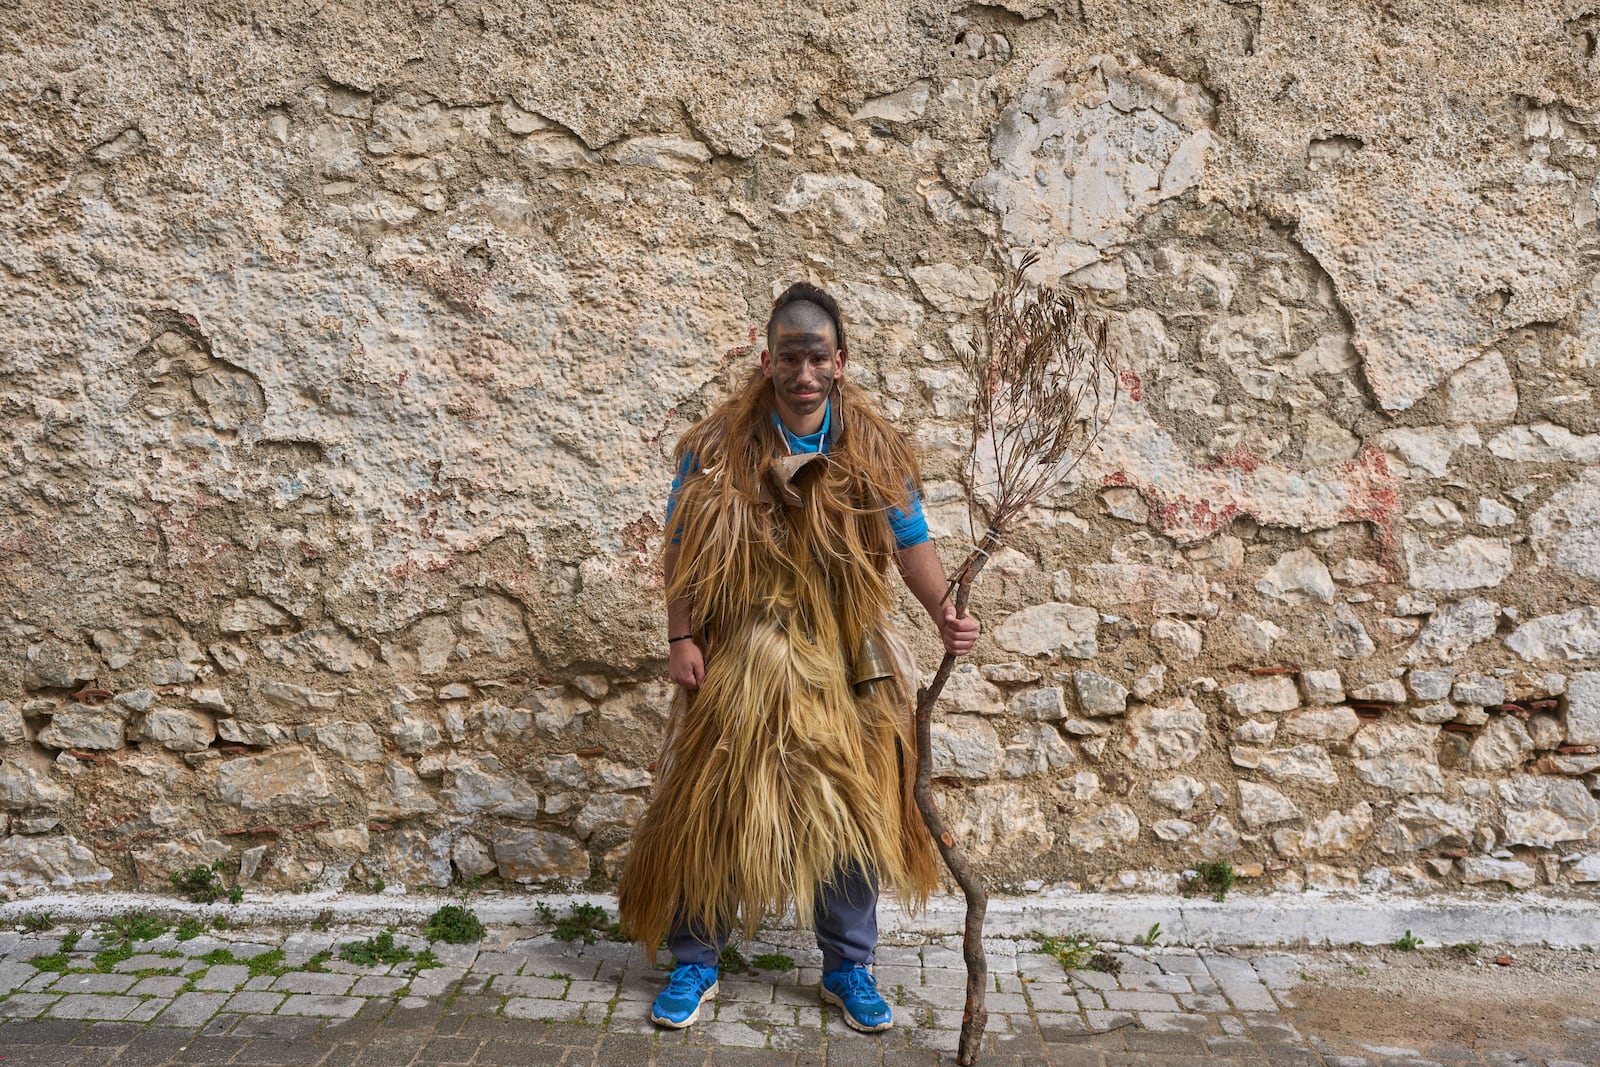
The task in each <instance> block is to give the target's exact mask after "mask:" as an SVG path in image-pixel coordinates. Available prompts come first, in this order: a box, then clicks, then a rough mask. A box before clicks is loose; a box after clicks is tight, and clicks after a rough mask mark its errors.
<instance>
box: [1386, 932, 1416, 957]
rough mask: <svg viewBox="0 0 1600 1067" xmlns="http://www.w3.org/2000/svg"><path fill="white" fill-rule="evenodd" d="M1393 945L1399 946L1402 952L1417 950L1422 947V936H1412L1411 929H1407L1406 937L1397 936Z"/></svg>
mask: <svg viewBox="0 0 1600 1067" xmlns="http://www.w3.org/2000/svg"><path fill="white" fill-rule="evenodd" d="M1391 947H1392V948H1397V949H1399V950H1400V951H1401V952H1415V951H1416V950H1417V949H1419V948H1421V947H1422V938H1420V937H1412V936H1411V931H1410V930H1407V931H1406V934H1405V936H1404V937H1397V938H1395V940H1394V942H1393V944H1392V945H1391Z"/></svg>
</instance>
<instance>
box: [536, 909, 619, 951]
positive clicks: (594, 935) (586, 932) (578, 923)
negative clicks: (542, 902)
mask: <svg viewBox="0 0 1600 1067" xmlns="http://www.w3.org/2000/svg"><path fill="white" fill-rule="evenodd" d="M546 910H548V909H546ZM602 934H603V935H605V936H606V937H607V938H609V939H611V940H612V941H616V940H619V939H620V938H621V936H622V933H621V930H620V929H619V927H618V926H617V924H616V923H614V922H612V921H611V916H610V915H609V914H607V912H606V909H604V908H602V907H600V906H599V905H596V904H573V905H572V906H571V907H570V908H569V909H568V910H567V917H566V918H564V919H561V920H560V921H558V922H557V923H556V926H555V929H554V930H551V931H550V936H551V937H553V938H555V939H556V940H557V941H582V942H583V943H584V944H585V945H592V944H594V943H595V942H596V941H598V940H600V937H601V935H602Z"/></svg>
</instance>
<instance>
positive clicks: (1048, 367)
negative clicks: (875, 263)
mask: <svg viewBox="0 0 1600 1067" xmlns="http://www.w3.org/2000/svg"><path fill="white" fill-rule="evenodd" d="M1036 258H1037V256H1036V254H1034V253H1031V252H1030V253H1029V254H1028V255H1027V256H1025V257H1024V258H1023V259H1022V261H1021V263H1019V264H1018V265H1017V266H1016V267H1015V268H1014V269H1013V270H1011V271H1009V272H1007V284H1005V285H1003V286H1002V287H1001V288H1000V291H999V292H997V293H996V294H995V295H994V297H993V298H992V299H991V300H990V301H989V303H988V306H987V307H986V308H985V309H984V323H983V325H984V331H983V337H984V356H983V357H982V358H979V357H978V355H977V352H976V350H974V351H973V353H972V358H970V359H969V360H967V361H966V366H967V368H968V370H969V371H970V372H971V373H972V377H973V384H974V386H975V388H976V395H975V398H974V402H973V408H972V443H971V445H970V447H969V448H968V451H967V493H968V497H967V504H968V514H969V516H970V515H971V514H972V513H973V512H974V511H976V510H980V509H981V510H984V511H987V513H988V516H989V522H988V527H987V529H985V530H984V533H983V537H982V538H981V539H978V541H977V547H976V548H974V549H973V550H972V552H971V554H969V555H968V556H967V558H966V561H965V562H964V563H962V565H961V568H960V570H958V571H957V572H956V574H955V577H954V578H952V579H951V581H950V589H949V591H947V593H946V594H945V595H946V596H947V597H950V596H954V598H955V607H956V614H957V615H958V616H965V615H966V613H967V599H968V597H969V596H970V595H971V593H972V586H973V583H974V582H976V581H977V579H978V576H979V575H980V574H981V573H982V572H983V568H984V564H986V563H987V562H988V561H989V557H990V556H991V555H993V554H994V553H995V552H996V551H998V550H999V548H1000V544H1001V540H1002V538H1003V537H1004V533H1005V528H1006V526H1007V525H1008V524H1009V523H1010V521H1011V520H1012V519H1013V518H1015V517H1016V516H1017V515H1019V514H1021V513H1022V512H1023V511H1025V510H1026V509H1027V508H1029V507H1031V506H1033V505H1034V504H1036V503H1037V502H1038V501H1039V500H1040V499H1041V498H1042V497H1043V496H1044V495H1045V494H1046V493H1048V492H1049V491H1050V490H1052V489H1054V488H1055V487H1056V486H1058V485H1060V484H1061V483H1062V482H1063V481H1065V480H1066V479H1067V478H1068V477H1069V476H1071V474H1072V472H1073V470H1074V469H1075V468H1076V467H1077V465H1078V463H1079V462H1080V461H1081V460H1082V459H1083V457H1084V456H1085V455H1087V454H1088V452H1089V450H1090V448H1092V447H1093V446H1094V442H1095V439H1096V438H1097V437H1098V436H1099V434H1100V430H1101V429H1102V427H1103V426H1104V424H1105V416H1108V415H1109V413H1110V408H1111V407H1112V406H1114V405H1115V403H1116V398H1117V394H1118V391H1119V386H1120V378H1119V375H1118V374H1117V371H1116V367H1115V365H1114V364H1113V362H1112V360H1111V358H1110V356H1109V354H1108V351H1107V344H1106V326H1105V323H1104V321H1102V320H1100V319H1097V318H1095V317H1093V316H1092V315H1091V314H1090V313H1089V312H1088V310H1087V307H1086V304H1085V302H1084V301H1083V300H1081V299H1080V298H1077V297H1075V296H1073V295H1072V294H1070V293H1068V292H1065V291H1063V290H1059V289H1054V288H1050V287H1040V288H1038V289H1036V290H1030V289H1028V287H1027V286H1026V285H1025V283H1024V282H1023V276H1024V275H1025V274H1026V272H1027V270H1028V268H1029V267H1031V266H1032V265H1033V263H1034V261H1035V260H1036ZM1108 382H1109V384H1108ZM984 497H988V499H989V500H990V501H991V503H990V504H988V505H987V506H985V505H984V503H983V498H984ZM955 662H956V657H955V656H953V655H951V654H949V653H946V654H945V657H944V659H943V660H942V661H941V662H940V664H939V669H938V671H936V672H935V673H934V676H933V681H931V682H930V683H929V684H928V685H927V687H926V688H924V689H922V690H920V691H919V692H918V693H917V777H916V782H915V785H914V786H913V789H912V792H913V795H914V796H915V797H916V801H917V808H918V810H919V811H921V813H922V821H923V822H924V823H926V824H927V827H928V832H929V833H930V834H932V835H933V839H934V841H935V843H937V845H938V847H939V855H940V856H942V857H943V858H944V863H945V866H946V867H948V868H949V869H950V874H951V876H952V877H953V878H955V880H956V884H958V885H959V886H960V887H961V892H962V893H963V894H964V895H965V897H966V900H967V915H966V921H965V923H964V924H963V929H962V938H961V956H962V959H963V960H964V961H965V962H966V965H967V1000H966V1005H965V1007H964V1008H963V1009H962V1013H961V1038H960V1041H959V1043H958V1045H957V1047H956V1062H957V1063H959V1064H962V1065H963V1067H970V1065H971V1064H974V1063H976V1062H977V1061H978V1055H979V1053H980V1052H981V1051H982V1048H983V1033H984V1029H985V1027H986V1026H987V1025H988V1021H989V1012H988V1010H987V1009H986V1008H985V1007H984V994H985V992H986V989H985V987H986V986H987V985H988V976H989V964H988V961H987V960H986V959H985V957H984V954H983V922H984V918H985V916H986V914H987V912H988V909H989V895H988V893H987V892H985V891H984V888H983V882H982V881H981V880H980V879H979V878H978V875H977V872H976V871H974V870H973V868H972V865H971V864H970V863H969V862H968V861H967V858H966V856H965V855H964V854H963V853H962V851H961V850H960V849H959V848H957V847H956V842H955V836H954V835H953V834H951V833H950V831H949V830H947V829H946V828H945V825H944V820H943V819H941V818H940V817H939V809H938V807H937V806H936V805H935V803H934V799H933V751H932V750H933V705H934V703H935V701H937V700H938V699H939V693H940V692H941V691H942V690H943V689H944V684H945V681H946V680H947V679H949V677H950V671H951V669H952V668H953V667H954V666H955Z"/></svg>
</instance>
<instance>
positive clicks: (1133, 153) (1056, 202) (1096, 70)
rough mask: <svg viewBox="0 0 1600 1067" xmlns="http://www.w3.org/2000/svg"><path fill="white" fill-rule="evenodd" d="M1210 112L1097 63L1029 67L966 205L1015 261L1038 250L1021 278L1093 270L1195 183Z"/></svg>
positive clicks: (1157, 80)
mask: <svg viewBox="0 0 1600 1067" xmlns="http://www.w3.org/2000/svg"><path fill="white" fill-rule="evenodd" d="M1212 113H1213V106H1212V103H1211V101H1210V99H1209V98H1208V96H1207V94H1206V92H1205V90H1204V89H1203V88H1202V87H1200V86H1199V85H1195V84H1192V83H1189V82H1184V81H1181V80H1179V79H1177V78H1172V77H1168V76H1167V75H1164V74H1161V73H1160V72H1158V71H1154V70H1150V69H1148V68H1144V67H1139V66H1128V67H1124V66H1123V65H1122V64H1120V63H1119V62H1117V61H1116V60H1115V59H1112V58H1111V57H1109V56H1096V57H1094V58H1093V59H1091V60H1090V61H1089V63H1088V65H1087V66H1084V67H1081V68H1078V69H1072V68H1071V67H1069V66H1068V65H1067V63H1066V62H1065V61H1061V60H1051V61H1049V62H1046V63H1042V64H1040V65H1039V66H1038V67H1035V68H1034V69H1033V71H1032V72H1031V73H1030V74H1029V75H1028V86H1027V88H1026V89H1024V90H1023V92H1022V95H1021V96H1020V97H1019V99H1018V100H1017V102H1016V103H1015V104H1013V105H1012V106H1011V107H1009V108H1007V109H1006V111H1005V113H1004V114H1003V115H1001V117H1000V122H999V124H998V126H997V127H996V130H995V134H994V138H993V140H992V141H991V142H990V146H989V155H990V158H991V160H992V161H993V162H994V169H993V170H991V171H990V172H989V173H988V174H987V175H986V176H984V177H982V178H980V179H978V181H976V182H974V183H973V187H972V192H973V196H974V197H975V198H976V199H977V200H978V202H979V203H981V204H983V205H984V206H985V207H988V208H989V209H990V210H992V211H994V212H995V213H996V214H997V215H999V216H1000V226H1001V229H1002V230H1003V231H1004V234H1005V237H1006V239H1007V240H1008V241H1009V242H1010V244H1011V245H1012V247H1013V249H1014V252H1013V255H1014V256H1017V257H1020V255H1021V250H1023V249H1037V250H1038V251H1039V252H1040V259H1039V262H1038V263H1037V264H1036V265H1035V267H1034V268H1033V270H1032V271H1031V272H1030V280H1032V281H1036V282H1043V283H1053V282H1054V281H1055V280H1057V279H1058V278H1060V277H1062V276H1063V275H1067V274H1070V273H1072V272H1073V271H1076V270H1080V269H1082V268H1084V267H1088V266H1090V265H1092V264H1095V263H1098V262H1099V261H1100V260H1101V259H1102V258H1104V257H1105V256H1106V255H1108V254H1109V253H1111V252H1113V251H1115V250H1116V248H1117V247H1118V246H1119V245H1121V244H1122V243H1123V242H1124V241H1126V240H1127V238H1128V236H1129V234H1130V233H1131V231H1132V229H1133V227H1134V225H1135V224H1136V223H1137V222H1138V220H1139V218H1140V217H1141V216H1142V215H1144V214H1145V213H1146V212H1148V211H1149V210H1150V209H1151V208H1153V207H1155V206H1156V205H1157V204H1158V203H1160V202H1161V201H1163V200H1169V199H1171V198H1173V197H1175V196H1179V195H1181V194H1183V193H1185V192H1187V191H1188V190H1190V189H1192V188H1194V187H1195V186H1196V185H1198V184H1199V182H1200V178H1201V175H1202V174H1203V172H1204V170H1205V158H1206V153H1207V151H1208V150H1209V149H1210V148H1211V147H1212V145H1213V143H1214V141H1213V137H1212V134H1211V131H1210V126H1211V120H1212Z"/></svg>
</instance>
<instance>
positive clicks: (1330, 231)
mask: <svg viewBox="0 0 1600 1067" xmlns="http://www.w3.org/2000/svg"><path fill="white" fill-rule="evenodd" d="M1540 173H1541V174H1542V175H1544V178H1545V180H1537V178H1535V179H1518V180H1516V181H1515V182H1514V184H1512V185H1511V187H1510V188H1508V189H1497V188H1495V187H1493V186H1491V185H1490V183H1489V181H1488V179H1487V177H1485V178H1483V179H1481V180H1480V182H1479V183H1478V184H1477V185H1475V186H1472V187H1469V186H1467V185H1465V184H1463V183H1462V181H1461V179H1460V178H1459V177H1458V176H1457V175H1456V172H1455V171H1454V170H1452V169H1450V168H1445V167H1441V166H1438V165H1425V164H1423V163H1420V162H1419V163H1417V164H1414V165H1413V166H1412V167H1411V168H1410V170H1409V171H1402V172H1400V173H1391V172H1381V173H1373V172H1366V171H1362V172H1356V173H1352V174H1350V175H1349V176H1348V177H1347V178H1345V179H1344V180H1342V181H1340V182H1339V183H1338V184H1334V185H1329V186H1327V187H1325V188H1323V189H1319V190H1314V191H1309V192H1305V193H1301V194H1299V195H1298V196H1297V197H1296V202H1297V204H1298V206H1299V213H1300V224H1299V231H1298V236H1299V240H1300V244H1301V245H1302V246H1303V247H1304V248H1305V249H1306V251H1308V252H1310V253H1311V254H1312V255H1313V256H1315V257H1316V259H1317V261H1318V262H1319V263H1320V264H1321V265H1322V267H1323V269H1324V270H1326V271H1327V272H1328V274H1329V275H1330V276H1332V278H1333V280H1334V284H1335V285H1336V286H1337V288H1338V291H1339V296H1340V299H1341V300H1342V301H1343V302H1344V305H1345V307H1346V308H1347V309H1348V310H1349V312H1350V317H1351V319H1352V320H1354V323H1355V330H1356V336H1355V342H1354V343H1355V346H1356V349H1357V351H1359V352H1360V353H1361V355H1362V360H1363V371H1364V373H1365V374H1366V378H1367V382H1368V384H1369V385H1370V386H1371V387H1372V391H1373V393H1374V394H1375V395H1376V396H1377V398H1378V402H1379V403H1380V404H1381V405H1382V406H1383V407H1384V408H1385V409H1387V410H1389V411H1403V410H1405V409H1406V408H1409V407H1411V406H1412V405H1413V404H1415V403H1417V401H1419V400H1421V399H1422V398H1423V397H1424V396H1425V395H1427V394H1428V392H1429V391H1430V390H1432V389H1433V388H1434V387H1435V386H1437V385H1439V384H1440V383H1441V382H1443V381H1445V379H1447V378H1448V377H1449V376H1450V375H1451V374H1452V373H1453V372H1454V371H1456V370H1459V369H1460V368H1461V367H1464V366H1465V365H1467V364H1468V363H1470V362H1471V361H1473V360H1474V359H1476V358H1478V356H1479V355H1480V354H1482V352H1483V350H1484V348H1485V347H1486V346H1488V345H1489V344H1491V343H1492V342H1494V341H1496V340H1498V339H1499V338H1500V337H1502V336H1503V335H1504V334H1505V332H1506V331H1508V330H1511V329H1515V328H1516V327H1519V326H1524V325H1527V324H1528V323H1530V322H1536V321H1552V320H1556V319H1560V318H1562V317H1563V316H1565V315H1566V314H1567V313H1568V312H1569V311H1570V310H1571V298H1570V297H1569V296H1567V295H1564V294H1567V293H1569V292H1570V291H1571V288H1572V283H1573V281H1574V278H1573V277H1572V271H1573V267H1572V264H1573V263H1574V262H1576V259H1577V249H1576V237H1577V234H1576V232H1575V230H1574V227H1573V222H1572V208H1571V203H1570V201H1571V193H1570V181H1569V180H1567V179H1564V178H1563V177H1562V176H1560V175H1557V174H1555V172H1548V171H1546V172H1540Z"/></svg>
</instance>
